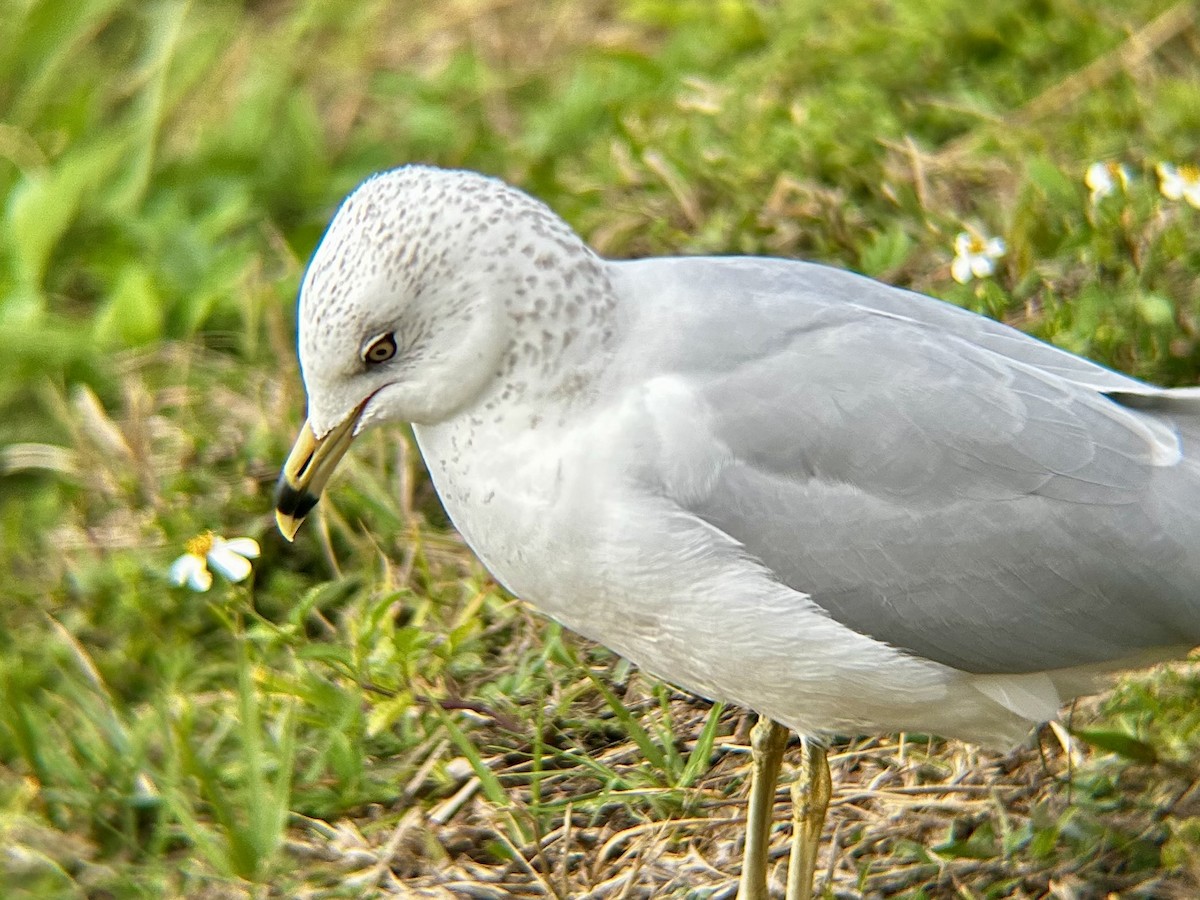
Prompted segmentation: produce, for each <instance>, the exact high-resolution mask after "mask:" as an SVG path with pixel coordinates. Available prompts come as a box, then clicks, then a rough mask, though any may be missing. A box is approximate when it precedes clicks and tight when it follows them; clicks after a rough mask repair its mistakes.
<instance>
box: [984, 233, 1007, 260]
mask: <svg viewBox="0 0 1200 900" xmlns="http://www.w3.org/2000/svg"><path fill="white" fill-rule="evenodd" d="M1007 251H1008V245H1007V244H1005V243H1004V238H998V237H994V238H988V242H987V244H986V245H985V246H984V248H983V252H984V253H986V254H987V255H988V256H990V257H991V258H992V259H999V258H1000V257H1001V256H1003V255H1004V254H1005V253H1006V252H1007Z"/></svg>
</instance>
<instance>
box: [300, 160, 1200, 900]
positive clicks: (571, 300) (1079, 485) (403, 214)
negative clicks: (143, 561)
mask: <svg viewBox="0 0 1200 900" xmlns="http://www.w3.org/2000/svg"><path fill="white" fill-rule="evenodd" d="M299 304H300V305H299V353H300V362H301V368H302V370H303V375H304V382H305V386H306V390H307V393H308V422H307V423H306V424H305V425H304V427H303V429H302V430H301V432H300V435H299V437H298V438H297V440H296V445H295V447H294V449H293V450H292V453H291V455H290V456H289V458H288V460H287V463H286V464H285V466H284V470H283V473H282V474H281V476H280V482H279V490H278V495H277V518H278V521H279V526H280V528H281V530H282V531H283V533H284V534H285V535H286V536H287V537H288V538H289V539H290V538H291V537H292V536H293V535H294V534H295V531H296V529H297V528H298V527H299V525H300V521H301V520H302V519H303V517H304V516H305V515H306V514H307V513H308V512H309V511H310V510H311V509H312V507H313V505H314V504H315V503H316V502H317V499H318V497H319V495H320V492H321V490H322V488H323V487H324V486H325V484H326V481H327V480H328V478H329V475H330V473H331V472H332V471H333V469H334V467H335V465H336V464H337V462H338V460H339V459H340V458H341V456H342V454H343V453H344V452H345V451H346V449H347V447H348V446H349V445H350V443H351V441H352V440H353V438H354V436H355V435H356V434H358V433H359V432H361V431H362V430H363V429H364V428H367V427H368V426H372V425H377V424H381V423H387V422H392V421H407V422H411V423H413V425H414V433H415V435H416V439H417V442H418V444H419V446H420V449H421V453H422V455H423V457H424V459H425V463H426V465H427V466H428V469H429V473H430V476H431V477H432V479H433V483H434V485H435V486H436V488H437V491H438V493H439V495H440V496H441V499H442V502H443V503H444V505H445V507H446V510H447V512H448V513H449V514H450V516H451V518H452V519H453V521H454V524H455V526H456V527H457V528H458V529H459V531H461V532H462V534H463V536H464V537H465V538H466V540H467V541H468V543H469V544H470V545H471V547H472V548H473V549H474V550H475V552H476V553H477V554H478V556H479V558H480V559H481V560H482V561H483V563H484V565H486V566H487V568H488V569H489V570H490V571H491V572H492V573H493V574H494V575H495V576H496V578H497V579H499V580H500V581H501V582H502V583H503V584H504V585H505V586H506V587H507V588H508V589H509V590H511V591H512V592H513V593H514V594H515V595H517V596H518V597H521V598H523V599H525V600H526V601H528V602H530V603H532V604H533V605H534V606H536V607H537V608H538V609H540V610H541V611H543V612H544V613H546V614H547V615H550V616H552V617H554V618H555V619H557V620H559V621H561V622H562V623H564V624H565V625H567V626H569V627H570V628H573V629H575V630H576V631H578V632H580V633H582V634H584V635H586V636H588V637H590V638H592V639H594V640H596V641H599V642H601V643H603V644H606V645H607V646H609V647H611V648H613V649H614V650H616V651H618V652H619V653H621V654H623V655H624V656H626V657H628V658H629V659H631V660H632V661H634V662H635V663H637V664H638V665H640V666H642V667H643V668H644V669H646V670H648V671H650V672H652V673H655V674H657V675H659V676H661V677H663V678H665V679H668V680H670V681H672V682H674V683H676V684H678V685H680V686H682V687H684V688H686V689H687V690H689V691H691V692H694V693H696V694H699V695H702V696H704V697H708V698H711V699H719V700H724V701H726V702H729V703H734V704H740V705H742V706H745V707H749V708H751V709H753V710H755V711H757V712H758V713H759V715H760V723H759V726H757V727H756V729H755V732H754V736H753V742H752V750H753V751H754V769H753V771H754V776H753V779H752V784H751V794H750V812H749V823H748V832H747V842H746V843H747V846H746V858H745V860H744V863H743V869H742V880H741V892H740V896H742V897H743V898H747V900H749V898H754V900H758V898H764V897H766V861H767V857H766V839H767V834H768V829H769V825H770V814H771V799H772V798H773V796H774V784H775V780H776V778H777V776H778V772H779V765H780V762H779V761H780V757H781V755H782V752H783V746H784V743H785V738H786V730H785V729H794V730H795V731H797V732H799V733H800V734H801V735H802V736H804V737H805V738H807V739H808V740H807V741H806V742H805V763H804V766H803V773H802V778H800V779H799V780H798V784H799V785H800V787H798V788H796V789H795V790H794V795H795V796H794V799H795V800H797V801H800V802H797V803H796V805H795V809H794V813H793V815H794V818H795V822H794V825H795V832H794V834H795V839H794V844H793V857H792V864H791V873H790V878H789V896H790V897H806V896H808V892H809V891H810V889H811V882H812V872H813V865H814V860H815V855H814V854H815V846H816V843H817V841H818V839H819V837H820V833H821V828H822V823H823V820H824V815H825V805H826V803H827V801H828V798H829V791H830V788H829V772H828V765H827V763H826V761H825V755H824V750H823V749H822V746H821V744H820V741H821V739H822V738H823V737H824V736H827V735H830V734H836V733H847V732H849V733H858V732H879V731H888V732H891V731H902V730H916V731H922V732H934V733H937V734H942V735H946V736H951V737H960V738H964V739H966V740H968V741H974V742H978V743H983V744H988V745H996V744H1010V743H1013V742H1016V741H1017V740H1019V739H1020V738H1021V737H1022V736H1024V735H1025V734H1026V733H1027V731H1028V729H1029V727H1030V725H1031V724H1033V723H1037V722H1040V721H1044V720H1047V719H1050V718H1052V717H1053V716H1054V715H1055V714H1056V711H1057V710H1058V708H1059V707H1060V705H1061V704H1062V703H1063V702H1064V701H1066V700H1067V699H1069V698H1071V697H1074V696H1076V695H1077V694H1079V693H1082V692H1086V691H1088V690H1090V689H1092V688H1093V687H1095V686H1096V685H1097V684H1098V681H1099V679H1100V678H1101V677H1102V676H1103V675H1104V674H1105V673H1107V672H1110V671H1112V670H1114V669H1119V668H1123V667H1129V666H1134V665H1138V664H1142V663H1146V662H1149V661H1152V660H1158V659H1163V658H1167V657H1170V656H1173V655H1180V654H1183V653H1185V652H1186V651H1187V650H1188V649H1189V648H1190V647H1191V646H1193V645H1195V644H1197V643H1200V592H1198V591H1197V585H1198V584H1200V578H1198V575H1200V554H1197V552H1196V548H1197V546H1198V544H1200V466H1198V465H1197V462H1196V461H1195V460H1196V458H1197V454H1200V448H1198V447H1197V441H1198V440H1200V391H1196V390H1190V389H1182V390H1163V389H1160V388H1156V387H1153V386H1150V385H1147V384H1144V383H1142V382H1139V381H1137V380H1134V379H1132V378H1129V377H1127V376H1125V375H1121V374H1119V373H1117V372H1114V371H1111V370H1109V369H1106V368H1103V367H1102V366H1099V365H1096V364H1094V363H1092V362H1089V361H1087V360H1084V359H1081V358H1079V357H1076V356H1073V355H1071V354H1069V353H1066V352H1064V351H1062V350H1058V349H1056V348H1054V347H1051V346H1049V345H1047V344H1044V343H1041V342H1039V341H1037V340H1035V339H1033V338H1031V337H1029V336H1027V335H1025V334H1022V333H1021V332H1018V331H1015V330H1013V329H1011V328H1008V327H1006V326H1004V325H1002V324H999V323H997V322H994V321H991V320H989V319H986V318H983V317H980V316H977V315H974V314H973V313H970V312H967V311H964V310H961V309H958V308H956V307H953V306H950V305H947V304H945V303H942V302H939V301H937V300H933V299H931V298H928V297H925V296H922V295H919V294H915V293H912V292H909V291H905V290H900V289H898V288H894V287H889V286H887V285H883V284H880V283H878V282H875V281H872V280H870V279H868V278H865V277H862V276H859V275H855V274H852V273H849V272H845V271H841V270H838V269H833V268H828V267H825V266H821V265H815V264H810V263H803V262H795V261H784V260H774V259H758V258H672V259H647V260H640V261H626V262H614V261H608V260H605V259H602V258H600V257H599V256H597V255H596V254H595V253H594V252H593V251H591V250H590V249H589V248H588V247H587V246H586V245H585V244H584V243H583V241H582V240H581V239H580V238H579V237H578V236H577V235H576V234H575V233H574V232H573V231H572V230H571V229H570V228H569V227H568V226H567V225H566V224H565V223H564V222H563V221H562V220H561V219H560V218H559V217H558V216H556V215H555V214H554V213H553V212H551V211H550V210H549V209H548V208H547V207H546V206H544V205H543V204H542V203H540V202H538V201H536V200H534V199H532V198H531V197H529V196H527V195H526V194H524V193H521V192H520V191H518V190H516V189H514V188H511V187H509V186H507V185H505V184H503V183H502V182H500V181H497V180H494V179H491V178H487V177H484V176H481V175H478V174H475V173H471V172H458V171H444V170H440V169H434V168H428V167H421V166H411V167H405V168H401V169H396V170H393V171H390V172H386V173H383V174H381V175H378V176H376V177H374V178H372V179H370V180H368V181H367V182H365V183H364V184H363V185H361V186H360V187H359V188H358V189H357V190H355V191H354V192H353V193H352V194H351V195H350V196H349V197H348V198H347V199H346V200H345V202H344V203H343V204H342V206H341V208H340V209H339V210H338V212H337V214H336V215H335V217H334V219H333V221H332V223H331V224H330V226H329V230H328V231H327V233H326V235H325V237H324V239H323V240H322V242H321V244H320V246H319V248H318V249H317V251H316V253H315V255H314V256H313V259H312V262H311V264H310V265H309V268H308V271H307V274H306V276H305V278H304V282H303V285H302V287H301V292H300V301H299Z"/></svg>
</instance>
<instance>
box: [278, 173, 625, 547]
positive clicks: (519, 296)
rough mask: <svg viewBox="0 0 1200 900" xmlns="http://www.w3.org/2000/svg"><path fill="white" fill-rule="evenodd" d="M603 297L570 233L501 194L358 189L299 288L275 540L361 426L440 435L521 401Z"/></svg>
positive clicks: (400, 183) (298, 516)
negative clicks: (300, 420)
mask: <svg viewBox="0 0 1200 900" xmlns="http://www.w3.org/2000/svg"><path fill="white" fill-rule="evenodd" d="M605 288H606V281H605V280H604V278H603V273H602V269H601V267H600V262H599V260H598V259H597V257H596V256H595V255H594V254H593V253H592V252H591V251H590V250H589V249H588V248H587V247H586V245H584V244H583V242H582V241H581V240H580V239H579V237H578V236H577V235H576V234H575V233H574V232H573V231H572V230H571V229H570V227H569V226H568V225H567V224H566V223H565V222H563V221H562V220H561V219H560V218H559V217H558V216H556V215H555V214H554V213H553V212H551V211H550V210H549V209H548V208H547V207H546V206H545V205H544V204H542V203H540V202H538V201H537V200H534V199H533V198H532V197H529V196H528V195H526V194H524V193H522V192H521V191H518V190H516V189H514V188H511V187H509V186H508V185H506V184H504V183H503V182H501V181H498V180H496V179H494V178H489V177H486V176H483V175H479V174H476V173H474V172H463V171H448V170H443V169H436V168H431V167H427V166H406V167H403V168H400V169H394V170H392V171H389V172H384V173H382V174H380V175H376V176H374V177H372V178H370V179H368V180H367V181H365V182H364V183H363V184H362V185H360V186H359V187H358V188H357V189H355V190H354V191H353V192H352V193H351V194H350V195H349V196H348V197H347V198H346V199H345V201H344V202H343V203H342V205H341V207H340V208H339V209H338V211H337V213H336V215H335V216H334V218H333V221H332V222H331V223H330V225H329V228H328V230H327V231H326V232H325V236H324V237H323V238H322V240H321V243H320V245H319V246H318V247H317V250H316V252H315V253H314V254H313V258H312V260H311V262H310V263H309V267H308V271H307V273H306V274H305V277H304V281H303V283H302V285H301V288H300V302H299V313H298V325H299V354H300V369H301V372H302V374H303V377H304V386H305V390H306V392H307V395H308V421H307V422H305V424H304V426H303V427H302V428H301V430H300V434H299V436H298V437H297V438H296V442H295V445H294V447H293V449H292V452H291V453H290V454H289V456H288V459H287V462H286V463H285V464H284V467H283V471H282V472H281V473H280V476H279V482H278V485H277V488H276V520H277V522H278V524H279V528H280V531H281V532H282V533H283V534H284V536H285V537H287V538H288V539H289V540H290V539H291V538H292V537H293V535H294V534H295V532H296V530H297V529H298V528H299V526H300V523H301V521H302V520H303V519H304V517H305V516H306V515H307V514H308V513H309V512H310V511H311V510H312V508H313V506H315V505H316V503H317V500H318V499H319V497H320V494H321V491H322V489H323V488H324V486H325V484H326V482H327V481H328V479H329V476H330V475H331V474H332V472H333V470H334V468H335V467H336V465H337V463H338V461H339V460H340V459H341V458H342V456H343V455H344V454H345V452H346V450H347V448H348V447H349V446H350V444H351V442H352V441H353V439H354V437H355V436H356V435H357V434H359V433H360V432H362V430H363V429H364V428H366V427H368V426H371V425H375V424H379V423H381V422H391V421H398V422H412V423H415V424H418V425H435V424H438V423H441V422H445V421H448V420H450V419H453V418H454V417H456V416H458V415H460V414H462V413H464V412H466V411H468V410H470V409H471V408H473V407H475V406H476V405H477V404H479V403H480V402H481V401H483V400H484V398H486V397H488V396H490V395H493V394H498V393H499V392H503V394H504V396H505V397H511V396H513V395H514V393H518V392H519V389H521V388H522V387H523V386H524V385H526V384H528V382H529V379H527V378H525V377H524V375H525V374H526V372H525V371H523V370H527V369H528V368H529V367H530V366H531V365H539V366H542V367H544V366H545V365H546V363H547V361H548V357H549V355H550V354H551V353H552V352H554V351H557V350H559V349H565V347H566V346H568V345H569V344H570V343H571V341H572V339H573V337H574V334H573V330H574V327H575V321H574V320H578V319H580V318H582V316H581V314H580V310H581V309H582V308H583V307H586V306H589V305H591V306H595V305H596V303H597V302H599V301H598V300H597V298H598V297H603V296H605V295H606V290H605ZM531 334H537V335H539V337H538V339H537V340H536V341H535V340H532V339H531ZM546 336H549V342H548V341H547V338H546ZM551 344H552V345H553V346H550V345H551ZM560 345H561V347H560ZM505 388H507V390H505Z"/></svg>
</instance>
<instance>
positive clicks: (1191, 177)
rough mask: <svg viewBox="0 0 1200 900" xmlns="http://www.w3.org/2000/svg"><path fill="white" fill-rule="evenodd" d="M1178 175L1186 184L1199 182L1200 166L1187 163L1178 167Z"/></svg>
mask: <svg viewBox="0 0 1200 900" xmlns="http://www.w3.org/2000/svg"><path fill="white" fill-rule="evenodd" d="M1179 177H1180V179H1181V180H1183V181H1186V182H1187V183H1188V184H1200V166H1193V165H1192V164H1190V163H1188V164H1186V165H1182V166H1180V167H1179Z"/></svg>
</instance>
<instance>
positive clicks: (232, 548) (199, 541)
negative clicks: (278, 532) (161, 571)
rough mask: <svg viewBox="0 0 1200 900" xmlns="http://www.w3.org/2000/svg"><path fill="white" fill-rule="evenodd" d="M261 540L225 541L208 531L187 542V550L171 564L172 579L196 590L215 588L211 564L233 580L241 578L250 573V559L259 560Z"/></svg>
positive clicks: (240, 539)
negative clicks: (259, 542)
mask: <svg viewBox="0 0 1200 900" xmlns="http://www.w3.org/2000/svg"><path fill="white" fill-rule="evenodd" d="M258 554H259V549H258V541H256V540H254V538H248V537H239V538H231V539H229V540H226V539H225V538H223V537H221V536H220V535H218V534H213V533H212V532H211V531H206V532H204V534H198V535H196V536H195V537H194V538H192V539H191V540H190V541H188V542H187V553H185V554H183V556H181V557H179V559H177V560H175V562H173V563H171V571H170V573H169V574H170V578H171V580H172V581H173V582H175V583H176V584H178V585H184V584H186V585H187V586H188V587H190V588H191V589H192V590H193V591H207V590H208V589H209V588H210V587H212V573H211V572H209V571H208V567H209V566H212V567H213V568H214V569H216V570H217V571H218V572H220V573H221V574H222V575H224V576H225V577H226V578H228V579H229V580H230V581H241V580H242V579H243V578H245V577H246V576H247V575H249V574H250V560H252V559H257V558H258Z"/></svg>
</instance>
